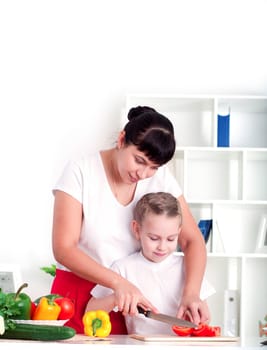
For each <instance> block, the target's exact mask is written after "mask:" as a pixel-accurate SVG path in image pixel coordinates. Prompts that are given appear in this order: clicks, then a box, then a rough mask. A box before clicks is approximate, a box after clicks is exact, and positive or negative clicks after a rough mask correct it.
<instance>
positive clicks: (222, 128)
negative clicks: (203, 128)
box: [217, 114, 230, 147]
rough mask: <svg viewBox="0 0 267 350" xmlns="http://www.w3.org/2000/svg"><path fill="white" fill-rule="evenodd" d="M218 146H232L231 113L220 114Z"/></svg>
mask: <svg viewBox="0 0 267 350" xmlns="http://www.w3.org/2000/svg"><path fill="white" fill-rule="evenodd" d="M217 146H218V147H229V146H230V114H228V115H220V114H218V135H217Z"/></svg>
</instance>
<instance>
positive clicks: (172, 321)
mask: <svg viewBox="0 0 267 350" xmlns="http://www.w3.org/2000/svg"><path fill="white" fill-rule="evenodd" d="M137 310H138V312H139V313H140V314H143V315H145V316H146V317H148V318H151V319H153V320H157V321H160V322H164V323H169V324H171V325H173V326H179V327H190V328H196V327H197V325H196V324H194V323H192V322H190V321H186V320H182V319H180V318H177V317H172V316H169V315H164V314H156V313H155V312H152V311H150V310H145V309H143V308H142V307H141V306H137Z"/></svg>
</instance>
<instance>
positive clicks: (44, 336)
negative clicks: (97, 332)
mask: <svg viewBox="0 0 267 350" xmlns="http://www.w3.org/2000/svg"><path fill="white" fill-rule="evenodd" d="M27 286H28V284H27V283H24V284H23V285H22V286H21V287H20V288H19V289H18V291H17V292H16V293H4V292H2V290H1V289H0V338H1V337H2V338H8V339H31V340H59V339H68V338H71V337H73V336H74V335H75V334H76V332H75V330H74V329H73V328H71V327H66V326H62V327H58V326H56V325H35V324H28V323H27V321H28V320H44V321H45V320H68V319H69V318H71V317H72V316H73V315H74V311H75V308H74V303H73V301H72V300H71V299H69V298H66V297H62V296H60V295H58V294H49V295H46V296H42V297H40V298H38V299H37V300H35V301H32V300H31V298H30V297H29V296H28V295H27V294H25V293H22V292H21V291H22V289H24V288H25V287H27ZM17 320H22V321H25V323H17V322H16V321H17Z"/></svg>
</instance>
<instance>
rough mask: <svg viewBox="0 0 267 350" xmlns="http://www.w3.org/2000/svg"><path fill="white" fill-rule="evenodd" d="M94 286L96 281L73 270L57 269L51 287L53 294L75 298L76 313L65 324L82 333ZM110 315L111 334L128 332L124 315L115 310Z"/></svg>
mask: <svg viewBox="0 0 267 350" xmlns="http://www.w3.org/2000/svg"><path fill="white" fill-rule="evenodd" d="M94 286H95V283H92V282H89V281H87V280H85V279H83V278H81V277H78V276H76V275H75V274H74V273H72V272H69V271H64V270H59V269H57V271H56V277H55V278H54V281H53V284H52V287H51V293H52V294H60V295H62V296H64V297H68V298H70V299H72V300H74V302H75V315H74V316H73V317H72V318H71V319H70V320H69V321H68V322H67V323H66V324H65V325H66V326H69V327H72V328H74V329H75V330H76V332H77V333H80V334H84V330H83V324H82V317H83V315H84V310H85V308H86V305H87V302H88V300H89V299H90V297H91V295H90V291H91V289H93V288H94ZM109 315H110V321H111V324H112V330H111V334H127V329H126V326H125V321H124V317H123V315H122V314H121V313H120V312H114V311H111V312H110V314H109Z"/></svg>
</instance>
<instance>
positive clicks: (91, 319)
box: [82, 310, 111, 338]
mask: <svg viewBox="0 0 267 350" xmlns="http://www.w3.org/2000/svg"><path fill="white" fill-rule="evenodd" d="M82 321H83V325H84V334H85V335H88V336H91V337H92V336H93V337H101V338H104V337H107V336H108V335H109V334H110V332H111V322H110V318H109V314H108V313H107V312H106V311H103V310H96V311H87V312H86V313H85V314H84V315H83V318H82Z"/></svg>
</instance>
